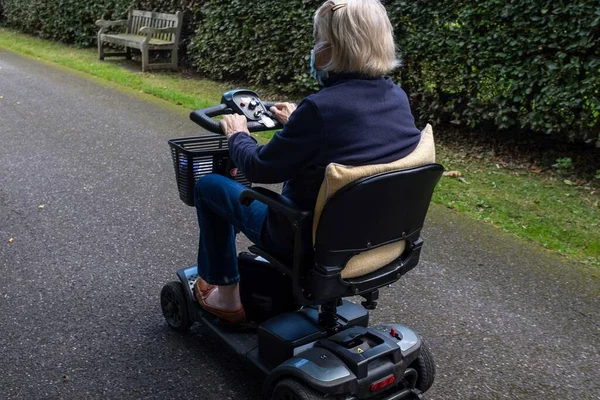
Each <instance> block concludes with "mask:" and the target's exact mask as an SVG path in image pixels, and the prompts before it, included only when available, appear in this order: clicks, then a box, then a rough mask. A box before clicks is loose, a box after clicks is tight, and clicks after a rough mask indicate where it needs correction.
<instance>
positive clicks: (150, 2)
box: [0, 0, 202, 49]
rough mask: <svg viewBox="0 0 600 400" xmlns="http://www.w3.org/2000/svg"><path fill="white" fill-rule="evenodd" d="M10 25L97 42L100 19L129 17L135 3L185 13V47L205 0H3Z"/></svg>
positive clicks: (87, 43)
mask: <svg viewBox="0 0 600 400" xmlns="http://www.w3.org/2000/svg"><path fill="white" fill-rule="evenodd" d="M0 1H1V2H3V3H4V10H5V12H4V14H5V18H6V21H7V23H8V25H9V26H12V27H14V28H16V29H19V30H21V31H23V32H27V33H31V34H35V35H39V36H41V37H44V38H48V39H53V40H57V41H61V42H66V43H75V44H77V45H79V46H93V45H95V44H96V33H97V32H98V28H97V27H96V26H95V25H94V22H96V20H98V19H101V18H103V19H121V18H126V16H127V10H128V8H129V7H130V6H131V5H134V6H135V8H137V9H141V10H149V11H159V12H168V13H174V12H176V11H183V12H184V26H183V29H182V43H183V45H182V47H183V48H184V49H185V48H186V43H187V40H188V39H189V38H190V36H191V35H192V34H193V33H194V31H195V30H196V27H197V25H198V23H199V20H198V18H199V17H200V12H199V8H200V5H201V3H202V0H135V1H134V0H95V1H90V0H0Z"/></svg>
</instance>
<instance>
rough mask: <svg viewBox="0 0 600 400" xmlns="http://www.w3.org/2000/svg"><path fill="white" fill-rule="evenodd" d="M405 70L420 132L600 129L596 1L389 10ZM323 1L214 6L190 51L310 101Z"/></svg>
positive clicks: (481, 1)
mask: <svg viewBox="0 0 600 400" xmlns="http://www.w3.org/2000/svg"><path fill="white" fill-rule="evenodd" d="M387 3H388V11H389V14H390V18H391V19H392V21H393V23H394V26H395V27H396V32H395V34H396V37H397V40H398V43H399V50H400V52H401V55H402V58H403V60H404V66H403V68H401V69H400V70H398V71H396V72H395V73H394V77H395V78H396V80H397V81H399V82H401V83H402V86H403V87H404V89H405V90H406V91H407V92H408V93H409V95H410V97H411V103H412V106H413V109H414V110H415V114H416V115H417V117H418V118H419V119H420V122H421V123H425V122H427V121H433V122H437V123H453V124H457V125H462V126H468V127H490V128H500V129H518V130H523V131H527V130H533V131H538V132H546V133H557V134H562V135H565V137H568V138H570V139H578V140H588V141H592V140H594V139H596V138H597V137H598V133H599V131H600V118H599V114H600V94H599V91H600V73H599V71H600V2H599V1H598V0H594V1H590V0H574V1H568V2H567V1H551V0H515V1H512V2H506V1H502V0H475V1H472V2H465V1H458V0H444V1H431V0H428V1H423V0H415V1H403V0H400V1H391V2H390V1H388V2H387ZM320 4H321V2H320V1H310V0H290V1H285V2H259V3H256V2H248V1H244V0H233V1H227V0H210V1H209V2H208V5H207V6H206V8H205V9H204V13H205V19H204V22H203V24H202V25H201V26H200V28H199V30H198V34H197V35H196V37H195V39H194V41H193V43H192V53H193V54H194V56H193V59H194V61H195V63H196V65H197V67H198V68H199V69H200V70H201V71H203V72H205V73H206V74H208V75H209V76H212V77H215V78H219V79H222V78H228V79H242V80H246V81H249V82H251V83H253V84H256V85H264V84H273V83H275V84H278V85H281V88H282V89H283V90H286V91H294V92H296V93H303V92H305V91H306V90H307V89H312V88H314V83H313V82H312V81H311V80H310V78H309V76H308V55H309V52H310V48H311V46H312V15H313V13H314V11H315V10H316V8H317V7H318V6H319V5H320Z"/></svg>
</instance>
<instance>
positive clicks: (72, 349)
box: [0, 51, 600, 399]
mask: <svg viewBox="0 0 600 400" xmlns="http://www.w3.org/2000/svg"><path fill="white" fill-rule="evenodd" d="M0 96H3V98H2V99H0V160H1V161H2V163H1V165H0V399H167V398H172V399H174V398H186V399H259V398H260V385H261V382H260V380H259V379H257V378H256V377H254V376H252V375H251V374H250V373H249V372H248V370H246V369H245V368H244V367H243V365H240V364H239V363H238V360H237V359H236V358H235V357H233V356H232V355H231V354H230V353H228V352H227V349H226V348H225V347H223V346H222V345H221V344H220V343H219V342H218V341H217V340H216V339H215V338H214V337H213V336H211V335H210V333H209V332H208V331H206V330H205V329H204V328H202V327H199V326H196V327H195V328H194V329H193V330H192V332H191V333H190V334H187V335H182V334H178V333H175V332H172V331H171V330H169V329H168V327H167V325H166V323H165V322H164V320H163V317H162V315H161V312H160V306H159V301H158V300H159V293H160V290H161V287H162V286H163V284H164V283H166V282H168V281H169V280H173V279H174V278H175V271H176V270H177V269H178V268H179V267H181V266H184V265H188V264H189V263H192V262H193V261H194V259H195V252H196V248H195V247H196V243H197V234H198V232H197V227H196V222H195V216H194V212H193V209H192V208H189V207H187V206H185V205H183V203H181V202H180V201H179V199H178V196H177V193H176V186H175V180H174V179H173V178H174V172H173V167H172V165H171V160H170V158H169V157H170V155H169V148H168V146H167V139H169V138H173V137H179V136H192V135H197V134H199V129H198V128H197V127H196V126H195V125H194V124H192V123H191V122H190V121H189V120H188V119H187V115H186V114H187V113H181V112H178V111H175V110H174V109H173V108H170V107H168V106H166V105H159V104H157V103H156V102H154V103H150V102H146V101H143V100H141V99H139V98H134V97H131V96H130V95H127V94H123V93H120V92H117V91H115V90H113V89H110V88H106V87H103V86H99V85H97V84H96V83H93V82H91V81H88V80H86V79H83V78H80V77H78V76H75V75H71V74H69V73H66V72H63V71H59V70H56V69H54V68H51V67H48V66H45V65H43V64H39V63H37V62H34V61H31V60H26V59H23V58H20V57H17V56H15V55H12V54H9V53H6V52H2V51H0ZM41 204H44V205H45V208H44V209H43V210H40V209H39V206H40V205H41ZM590 234H593V233H592V232H590ZM595 234H598V232H596V233H595ZM11 237H12V238H14V242H13V243H12V244H9V243H8V242H9V238H11ZM424 237H425V239H426V244H425V246H426V247H425V251H424V254H423V257H422V262H421V264H420V266H419V267H418V268H417V269H415V270H414V271H412V272H411V273H410V274H408V275H407V276H406V277H405V278H404V279H403V280H402V281H401V282H399V283H397V284H396V285H394V286H393V287H391V288H388V289H386V290H384V291H383V294H382V299H381V302H380V304H381V306H380V307H379V308H378V309H377V310H376V311H375V312H373V313H372V320H373V321H374V322H375V323H377V322H384V321H393V322H401V323H404V324H406V325H408V326H410V327H412V328H414V329H416V330H417V331H419V332H420V333H421V334H422V335H423V336H424V337H425V338H426V340H427V341H428V342H429V344H430V346H431V348H432V351H433V353H434V355H435V357H436V359H437V365H438V376H437V380H436V383H435V385H434V387H433V389H432V390H431V391H430V392H429V397H428V398H429V399H600V371H599V366H600V355H599V344H600V307H599V301H598V296H599V295H600V290H599V289H600V284H599V279H598V275H599V274H600V272H599V271H585V269H584V268H582V267H580V266H577V265H573V264H570V263H566V262H564V261H563V260H562V259H560V258H557V257H554V256H552V255H549V254H547V253H546V252H544V251H541V250H539V249H538V248H537V247H535V246H532V245H530V244H527V243H524V242H522V241H519V240H516V239H514V238H512V237H510V236H508V235H505V234H502V233H500V232H499V231H498V230H496V229H495V228H493V227H490V226H487V225H483V224H480V223H476V222H473V221H471V220H469V219H467V218H465V217H463V216H461V215H458V214H456V213H454V212H452V211H449V210H446V209H444V208H442V207H437V206H436V207H432V210H431V212H430V215H429V218H428V222H427V226H426V230H425V233H424Z"/></svg>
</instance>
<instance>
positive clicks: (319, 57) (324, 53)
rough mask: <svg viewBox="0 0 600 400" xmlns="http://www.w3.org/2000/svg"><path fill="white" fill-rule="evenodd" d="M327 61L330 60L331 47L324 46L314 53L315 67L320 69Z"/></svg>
mask: <svg viewBox="0 0 600 400" xmlns="http://www.w3.org/2000/svg"><path fill="white" fill-rule="evenodd" d="M329 61H331V47H326V48H325V49H323V50H321V51H319V52H318V53H317V54H315V68H317V69H319V70H322V69H323V67H325V65H327V64H328V63H329Z"/></svg>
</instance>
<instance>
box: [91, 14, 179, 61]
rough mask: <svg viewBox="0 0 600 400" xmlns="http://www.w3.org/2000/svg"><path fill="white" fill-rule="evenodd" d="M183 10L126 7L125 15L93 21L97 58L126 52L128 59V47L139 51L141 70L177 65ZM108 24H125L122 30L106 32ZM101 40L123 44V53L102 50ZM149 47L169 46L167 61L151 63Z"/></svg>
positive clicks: (121, 54) (150, 48)
mask: <svg viewBox="0 0 600 400" xmlns="http://www.w3.org/2000/svg"><path fill="white" fill-rule="evenodd" d="M181 24H182V13H181V12H180V11H178V12H177V13H176V14H165V13H157V12H151V11H140V10H134V9H133V7H132V8H130V9H129V13H128V16H127V19H122V20H118V21H104V20H98V21H96V25H97V26H99V27H100V31H99V32H98V59H100V60H104V57H112V56H125V57H127V59H131V49H132V48H134V49H139V50H140V51H141V52H142V71H144V72H145V71H146V70H148V69H150V68H174V69H177V57H178V54H177V53H178V50H179V38H180V36H181ZM111 27H126V31H125V33H116V34H113V33H105V32H106V30H107V29H108V28H111ZM104 43H112V44H116V45H118V46H123V47H125V52H124V53H105V52H104ZM150 50H170V51H171V62H170V63H154V64H150V58H149V54H148V53H149V51H150Z"/></svg>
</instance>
